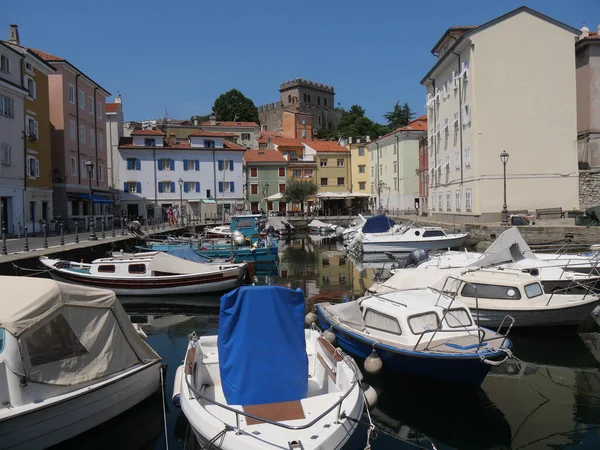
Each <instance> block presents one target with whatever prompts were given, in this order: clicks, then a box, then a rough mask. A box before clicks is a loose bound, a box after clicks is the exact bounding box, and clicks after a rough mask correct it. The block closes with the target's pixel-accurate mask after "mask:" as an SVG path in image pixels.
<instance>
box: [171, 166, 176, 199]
mask: <svg viewBox="0 0 600 450" xmlns="http://www.w3.org/2000/svg"><path fill="white" fill-rule="evenodd" d="M171 161H173V160H171ZM171 192H175V182H174V181H171Z"/></svg>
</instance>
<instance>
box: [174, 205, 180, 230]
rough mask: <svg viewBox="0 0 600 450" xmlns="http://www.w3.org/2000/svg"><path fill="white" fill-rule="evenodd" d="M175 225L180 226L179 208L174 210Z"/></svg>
mask: <svg viewBox="0 0 600 450" xmlns="http://www.w3.org/2000/svg"><path fill="white" fill-rule="evenodd" d="M173 225H179V208H177V206H176V207H175V208H173Z"/></svg>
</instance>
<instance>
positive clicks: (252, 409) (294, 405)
mask: <svg viewBox="0 0 600 450" xmlns="http://www.w3.org/2000/svg"><path fill="white" fill-rule="evenodd" d="M243 409H244V412H245V413H247V414H252V415H254V416H258V417H263V418H264V419H268V420H271V421H273V422H283V421H287V420H298V419H305V417H304V410H303V409H302V403H301V402H300V400H294V401H291V402H280V403H265V404H262V405H250V406H244V407H243ZM246 423H247V424H248V425H257V424H259V423H263V422H262V421H261V420H256V419H253V418H251V417H246Z"/></svg>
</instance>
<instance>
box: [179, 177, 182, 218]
mask: <svg viewBox="0 0 600 450" xmlns="http://www.w3.org/2000/svg"><path fill="white" fill-rule="evenodd" d="M179 215H180V217H181V225H182V226H183V180H182V179H181V178H180V179H179Z"/></svg>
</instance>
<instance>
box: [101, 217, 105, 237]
mask: <svg viewBox="0 0 600 450" xmlns="http://www.w3.org/2000/svg"><path fill="white" fill-rule="evenodd" d="M105 238H106V233H105V232H104V217H102V239H105Z"/></svg>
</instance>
